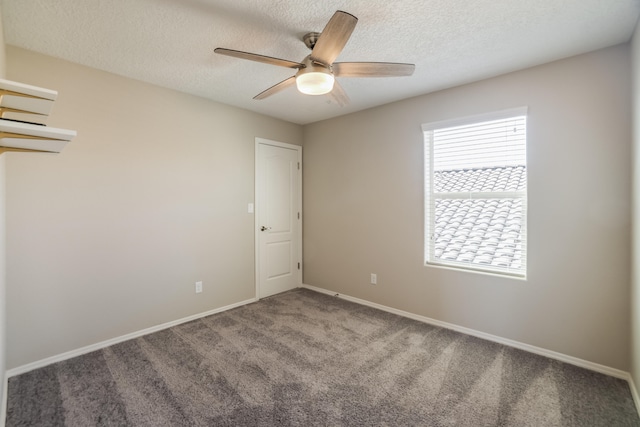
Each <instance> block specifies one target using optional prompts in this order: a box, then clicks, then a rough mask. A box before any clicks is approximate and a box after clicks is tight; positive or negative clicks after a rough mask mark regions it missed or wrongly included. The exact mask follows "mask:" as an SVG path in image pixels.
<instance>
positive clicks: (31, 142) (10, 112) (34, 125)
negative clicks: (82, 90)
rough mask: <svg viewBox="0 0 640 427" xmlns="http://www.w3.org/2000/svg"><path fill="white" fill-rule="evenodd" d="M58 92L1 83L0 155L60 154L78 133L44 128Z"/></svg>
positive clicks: (12, 83)
mask: <svg viewBox="0 0 640 427" xmlns="http://www.w3.org/2000/svg"><path fill="white" fill-rule="evenodd" d="M57 96H58V92H56V91H54V90H50V89H44V88H41V87H37V86H31V85H26V84H23V83H18V82H13V81H10V80H4V79H0V154H2V153H4V152H7V151H21V152H25V151H26V152H29V151H32V152H47V153H59V152H60V151H62V149H63V148H64V147H65V146H66V145H67V143H68V142H69V141H70V140H71V139H72V138H73V137H74V136H76V132H75V131H73V130H67V129H57V128H51V127H47V126H44V123H42V121H43V120H44V119H46V118H47V116H48V115H49V113H50V112H51V108H52V107H53V103H54V101H55V100H56V98H57Z"/></svg>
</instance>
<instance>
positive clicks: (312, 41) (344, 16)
mask: <svg viewBox="0 0 640 427" xmlns="http://www.w3.org/2000/svg"><path fill="white" fill-rule="evenodd" d="M357 22H358V18H356V17H355V16H353V15H351V14H350V13H347V12H343V11H341V10H338V11H337V12H336V13H334V14H333V16H332V17H331V19H330V20H329V22H328V23H327V25H326V26H325V27H324V30H322V33H307V34H305V35H304V37H303V39H302V40H303V41H304V44H305V45H306V46H307V47H308V48H309V49H311V54H310V55H308V56H307V57H305V58H304V59H303V60H302V62H295V61H288V60H286V59H279V58H273V57H270V56H264V55H258V54H255V53H249V52H242V51H239V50H232V49H225V48H222V47H219V48H216V49H215V50H214V52H215V53H219V54H221V55H227V56H233V57H235V58H240V59H248V60H250V61H256V62H262V63H265V64H271V65H276V66H279V67H287V68H292V69H297V70H298V72H297V73H296V74H295V75H294V76H291V77H289V78H288V79H285V80H283V81H281V82H280V83H277V84H275V85H273V86H271V87H270V88H269V89H267V90H265V91H263V92H261V93H259V94H258V95H256V96H255V97H254V98H253V99H264V98H267V97H268V96H271V95H273V94H274V93H278V92H280V91H282V90H284V89H286V88H288V87H290V86H293V85H294V84H295V85H296V86H297V88H298V90H299V91H300V92H302V93H304V94H307V95H324V94H329V95H330V96H331V97H332V98H333V99H334V100H335V101H336V102H337V103H338V104H339V105H341V106H344V105H346V104H347V103H348V102H349V97H348V96H347V94H346V93H345V91H344V89H343V88H342V86H340V84H339V83H338V82H337V81H336V80H335V77H395V76H410V75H412V74H413V70H414V69H415V65H414V64H401V63H394V62H333V61H335V60H336V58H337V57H338V55H340V52H342V49H344V47H345V45H346V44H347V41H348V40H349V37H351V33H352V32H353V30H354V29H355V27H356V24H357Z"/></svg>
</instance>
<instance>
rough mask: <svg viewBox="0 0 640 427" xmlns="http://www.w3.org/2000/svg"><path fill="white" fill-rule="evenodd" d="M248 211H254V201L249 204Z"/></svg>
mask: <svg viewBox="0 0 640 427" xmlns="http://www.w3.org/2000/svg"><path fill="white" fill-rule="evenodd" d="M247 213H253V203H249V204H248V205H247Z"/></svg>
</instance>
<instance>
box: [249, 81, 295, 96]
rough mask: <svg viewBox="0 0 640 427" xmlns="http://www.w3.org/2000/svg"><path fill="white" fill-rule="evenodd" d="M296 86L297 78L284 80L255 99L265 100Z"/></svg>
mask: <svg viewBox="0 0 640 427" xmlns="http://www.w3.org/2000/svg"><path fill="white" fill-rule="evenodd" d="M295 84H296V76H291V77H289V78H288V79H286V80H283V81H281V82H280V83H278V84H275V85H273V86H271V87H270V88H269V89H267V90H265V91H264V92H260V93H259V94H257V95H256V96H254V97H253V99H265V98H266V97H268V96H271V95H273V94H274V93H278V92H280V91H282V90H285V89H286V88H288V87H289V86H293V85H295Z"/></svg>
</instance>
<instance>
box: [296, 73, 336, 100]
mask: <svg viewBox="0 0 640 427" xmlns="http://www.w3.org/2000/svg"><path fill="white" fill-rule="evenodd" d="M334 82H335V78H334V77H333V74H331V73H327V72H322V71H311V72H308V73H300V74H298V76H296V86H297V87H298V90H299V91H300V92H302V93H304V94H306V95H324V94H326V93H329V92H331V90H332V89H333V83H334Z"/></svg>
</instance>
